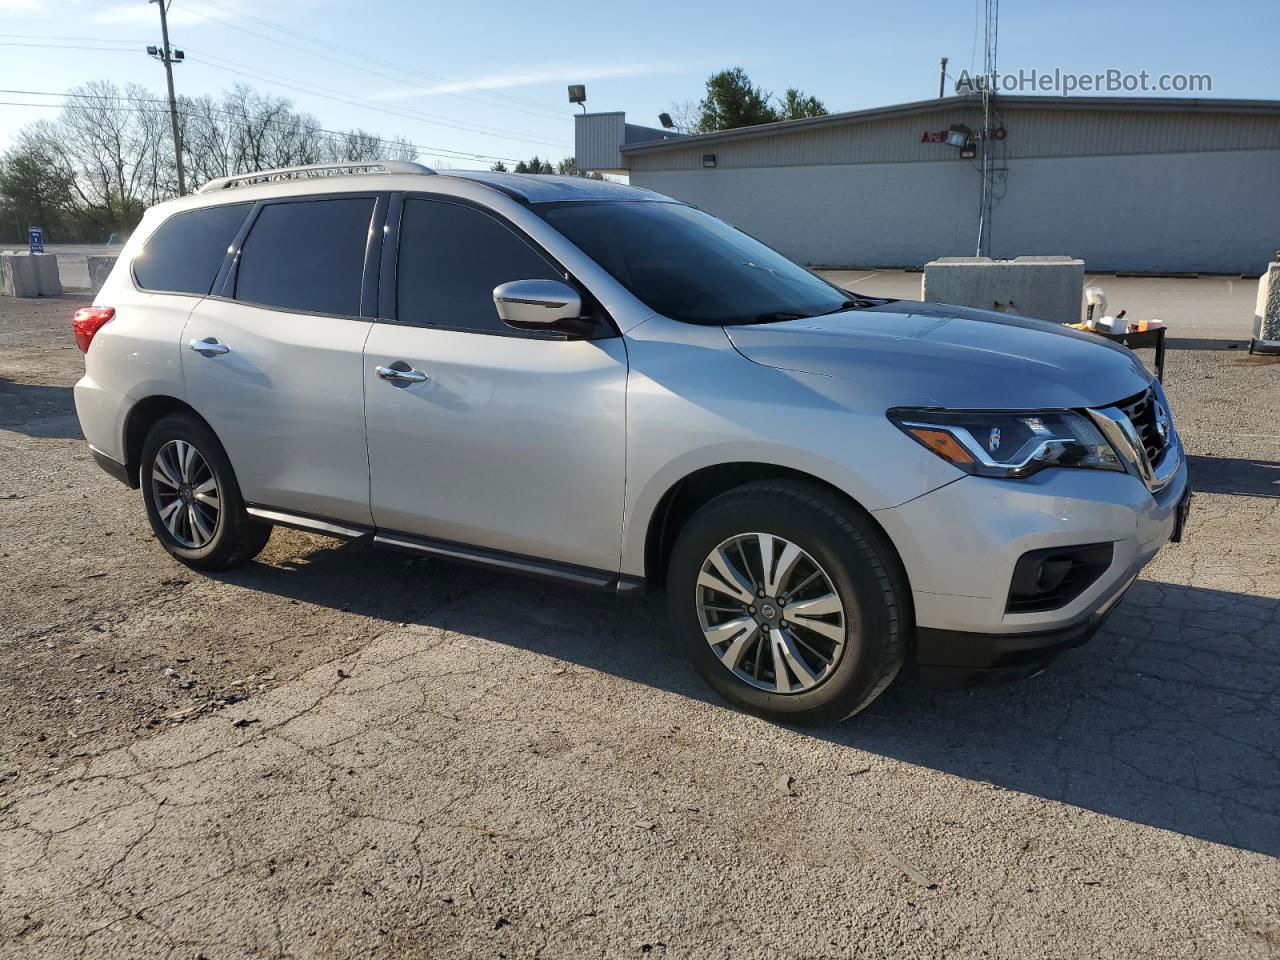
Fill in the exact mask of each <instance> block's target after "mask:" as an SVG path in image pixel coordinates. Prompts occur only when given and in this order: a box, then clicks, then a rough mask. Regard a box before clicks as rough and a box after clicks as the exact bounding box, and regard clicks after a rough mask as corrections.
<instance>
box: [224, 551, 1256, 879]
mask: <svg viewBox="0 0 1280 960" xmlns="http://www.w3.org/2000/svg"><path fill="white" fill-rule="evenodd" d="M218 577H219V579H222V580H225V581H226V582H228V583H234V584H238V585H239V586H241V587H244V588H248V589H253V590H261V591H265V592H269V593H273V594H278V595H282V596H285V597H288V598H292V599H296V600H298V601H302V602H306V603H313V604H319V605H322V606H327V607H332V608H335V609H341V610H344V611H349V612H351V613H355V614H359V615H363V616H367V617H370V618H374V619H378V620H383V621H386V622H388V623H390V624H400V623H412V624H422V625H428V626H433V627H439V628H442V629H449V630H457V631H460V632H463V633H466V634H468V635H471V636H479V637H483V638H485V639H488V640H490V641H493V642H495V643H506V644H509V645H513V646H518V647H521V648H523V649H528V650H533V651H535V652H538V653H542V654H545V655H547V656H549V657H554V658H556V659H559V660H564V661H568V662H572V663H575V664H578V665H580V666H583V667H587V668H590V669H593V670H599V671H602V672H605V673H609V674H612V675H615V676H618V677H621V678H624V679H626V680H630V681H633V682H635V683H638V684H643V685H645V686H650V687H655V688H660V689H663V690H667V691H672V692H674V693H677V694H680V695H683V696H687V697H691V698H694V699H698V700H702V701H705V702H708V703H712V704H716V705H720V706H723V703H722V701H720V700H719V698H718V697H717V696H715V695H714V694H713V693H711V692H710V691H709V690H708V689H707V688H706V687H705V686H704V685H703V684H702V682H701V681H700V680H699V679H698V678H697V677H696V676H695V675H694V674H693V671H692V670H691V669H690V668H689V667H687V666H686V665H685V663H684V661H683V659H682V657H681V656H680V654H679V652H678V650H677V648H676V646H675V644H674V642H673V640H672V638H671V636H670V631H669V630H668V629H667V626H666V617H665V610H664V602H663V598H662V597H660V596H658V597H646V598H640V599H619V598H616V597H613V596H611V595H605V594H596V593H588V592H583V591H579V590H574V589H572V588H567V587H561V586H559V585H555V584H547V583H542V582H539V581H536V580H529V579H524V578H519V577H510V576H505V575H500V574H495V573H491V572H488V571H483V570H478V569H475V568H470V567H466V566H459V565H453V564H448V563H444V562H442V561H436V560H434V559H426V558H417V559H414V558H407V557H406V556H405V555H402V554H396V553H391V552H387V551H383V550H380V549H377V548H374V547H372V546H370V545H368V544H366V543H363V542H356V543H346V544H335V545H333V546H324V547H320V548H319V549H316V550H314V551H311V552H309V553H306V554H305V555H302V556H301V557H300V558H299V559H297V560H296V561H294V562H293V563H292V565H290V566H285V567H281V566H269V565H266V564H252V565H250V566H248V567H245V568H242V569H240V570H236V571H231V572H228V573H225V574H219V575H218ZM531 628H532V629H531ZM1278 677H1280V600H1274V599H1268V598H1259V597H1253V596H1247V595H1242V594H1236V593H1231V592H1227V591H1220V590H1208V589H1203V588H1197V587H1181V586H1172V585H1166V584H1159V583H1153V582H1146V581H1142V582H1139V583H1137V584H1136V585H1135V586H1134V588H1133V589H1132V590H1131V591H1130V592H1129V594H1128V596H1127V597H1126V598H1125V600H1124V601H1123V602H1122V604H1121V605H1120V607H1119V608H1118V609H1117V611H1116V612H1115V614H1114V615H1113V616H1112V617H1111V618H1110V619H1109V620H1108V622H1107V624H1106V626H1105V627H1104V628H1103V629H1102V630H1101V631H1100V632H1099V633H1098V635H1097V636H1096V637H1095V638H1094V639H1093V640H1092V641H1091V642H1090V643H1089V644H1087V645H1086V646H1085V647H1082V648H1080V649H1078V650H1073V651H1069V652H1068V653H1066V654H1064V655H1063V656H1062V657H1061V658H1060V659H1059V660H1058V661H1057V662H1056V663H1054V664H1053V665H1052V666H1051V667H1050V669H1049V670H1048V671H1047V672H1045V673H1043V674H1041V675H1040V676H1038V677H1034V678H1031V679H1029V680H1025V681H1021V682H1018V683H1013V684H1008V685H1005V686H999V687H990V688H980V689H972V690H946V691H942V690H929V689H926V688H923V687H921V686H920V685H919V684H917V683H916V682H915V681H914V679H913V678H912V677H911V676H910V672H909V670H908V671H904V675H903V676H902V677H900V678H899V679H898V681H896V682H895V683H894V684H893V686H892V687H891V688H890V689H889V690H888V691H887V692H886V693H885V694H884V696H882V697H881V698H880V699H879V700H877V701H876V702H875V703H874V704H872V706H871V707H870V708H868V710H866V711H865V712H864V713H862V714H860V715H858V716H857V717H854V718H851V719H849V720H846V721H844V722H843V723H840V724H836V725H833V726H830V727H825V728H796V732H797V733H798V734H800V735H803V736H809V737H814V738H818V739H821V740H824V741H827V742H829V743H834V744H839V745H842V746H848V747H855V748H857V749H859V750H864V751H868V752H871V753H876V754H880V755H882V756H885V757H893V758H895V759H897V760H901V761H905V762H908V763H913V764H917V765H920V766H924V767H929V768H932V769H935V770H940V771H944V772H946V773H950V774H954V775H955V776H959V777H965V778H967V779H971V780H979V781H985V782H989V783H991V784H993V785H996V786H998V787H1002V788H1005V789H1009V790H1017V791H1020V792H1022V793H1027V794H1032V795H1035V796H1039V797H1044V798H1046V799H1049V800H1054V801H1059V802H1062V803H1067V804H1072V805H1075V806H1078V807H1083V808H1086V809H1089V810H1093V811H1096V812H1099V813H1103V814H1107V815H1109V816H1114V817H1119V818H1122V819H1125V820H1130V821H1134V822H1137V823H1143V824H1147V825H1150V826H1153V827H1159V828H1161V829H1165V830H1172V831H1176V832H1178V833H1182V834H1186V835H1188V836H1194V837H1200V838H1202V839H1205V840H1211V841H1214V842H1216V843H1222V844H1228V845H1232V846H1235V847H1240V848H1243V849H1247V850H1254V851H1258V852H1261V853H1265V854H1269V855H1272V856H1276V855H1280V789H1277V786H1278V785H1280V757H1278V754H1277V738H1276V731H1277V730H1280V697H1278V696H1277V690H1278V689H1280V682H1278V679H1277V678H1278Z"/></svg>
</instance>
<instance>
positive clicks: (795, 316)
mask: <svg viewBox="0 0 1280 960" xmlns="http://www.w3.org/2000/svg"><path fill="white" fill-rule="evenodd" d="M811 316H813V314H811V313H800V312H798V311H796V310H774V311H773V312H772V313H758V314H756V315H755V316H754V317H752V318H751V322H752V323H779V322H781V321H783V320H808V319H809V318H810V317H811Z"/></svg>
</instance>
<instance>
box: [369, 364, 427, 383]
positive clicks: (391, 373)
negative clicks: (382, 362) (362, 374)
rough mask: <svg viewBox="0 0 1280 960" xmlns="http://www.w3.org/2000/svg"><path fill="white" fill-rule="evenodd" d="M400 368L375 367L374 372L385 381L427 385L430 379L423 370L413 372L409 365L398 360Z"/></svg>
mask: <svg viewBox="0 0 1280 960" xmlns="http://www.w3.org/2000/svg"><path fill="white" fill-rule="evenodd" d="M396 363H398V364H400V366H399V367H395V366H391V367H382V366H378V367H374V368H373V372H374V373H376V374H377V375H378V376H379V377H381V378H382V379H383V380H393V381H399V382H401V383H425V382H426V381H427V379H428V377H427V375H426V374H425V373H423V372H422V371H421V370H412V369H410V368H409V365H408V364H407V363H404V362H403V361H400V360H397V361H396Z"/></svg>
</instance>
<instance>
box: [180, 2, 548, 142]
mask: <svg viewBox="0 0 1280 960" xmlns="http://www.w3.org/2000/svg"><path fill="white" fill-rule="evenodd" d="M187 12H188V13H190V14H192V15H194V16H197V17H201V18H203V19H205V20H208V21H209V22H210V23H216V24H218V25H219V26H223V27H227V28H228V29H231V30H238V31H240V32H241V33H245V34H248V35H249V36H251V37H257V38H258V39H259V40H265V41H266V42H267V43H274V44H277V45H279V46H282V47H286V48H288V49H290V50H296V51H298V52H299V53H304V54H306V55H307V56H310V57H316V58H317V59H320V60H324V61H327V62H328V63H336V64H337V65H338V66H341V67H345V68H347V69H348V70H359V71H361V72H362V73H367V74H370V75H372V76H375V77H382V78H383V79H385V80H391V81H393V82H395V83H401V84H403V83H405V79H404V77H403V76H402V75H400V74H403V73H410V74H417V75H419V76H423V77H426V78H428V79H430V80H432V81H433V82H436V83H439V82H442V81H443V82H445V83H457V81H452V80H449V79H447V78H441V77H433V76H431V75H430V74H425V73H423V72H422V71H419V70H415V69H413V68H411V67H404V66H401V65H399V64H392V65H391V66H392V67H393V68H394V69H396V70H397V71H399V73H398V74H393V73H385V72H383V71H381V70H374V69H371V68H370V67H364V66H360V65H359V64H355V63H348V62H345V61H343V60H339V59H337V58H335V57H331V56H328V55H326V54H323V53H319V52H317V51H315V50H309V49H307V48H306V47H300V46H298V45H297V44H295V43H287V42H286V41H284V40H281V39H279V38H277V37H272V36H269V35H267V34H265V33H259V32H258V31H256V30H250V29H249V28H248V27H245V26H242V25H241V24H238V23H231V22H230V21H228V20H223V19H221V18H220V17H215V16H211V15H210V14H207V13H201V12H200V11H199V10H194V9H191V8H189V7H188V8H187ZM235 12H236V13H239V11H235ZM245 16H249V15H245ZM250 18H251V19H257V20H260V19H261V18H257V17H250ZM277 29H287V28H277ZM309 42H312V43H321V44H323V43H324V41H320V40H309ZM330 46H332V45H330ZM348 56H352V55H350V54H348ZM354 56H358V57H359V58H360V59H363V60H368V61H371V62H374V63H381V62H383V61H378V60H375V59H374V58H372V57H369V56H367V55H365V54H354ZM458 85H460V86H465V84H458ZM475 89H476V90H477V92H482V93H487V92H489V91H481V90H480V88H475ZM446 92H447V91H446ZM451 95H453V96H460V97H463V99H471V98H468V97H465V96H464V95H463V94H457V93H454V94H451ZM494 96H498V97H502V96H504V95H502V94H494ZM507 99H510V98H507ZM480 102H485V101H480ZM527 102H528V103H530V104H531V105H534V106H536V107H538V109H540V110H542V111H544V113H542V114H533V115H534V116H538V117H539V119H544V120H545V119H548V113H551V114H552V115H554V116H555V117H556V118H557V119H560V120H567V119H569V118H568V117H566V116H565V115H564V114H563V113H561V112H559V111H555V108H553V107H546V106H542V105H540V104H534V103H533V101H527ZM486 106H501V107H503V109H508V110H516V111H517V112H519V113H529V112H530V111H528V110H523V109H519V108H517V107H511V106H506V105H505V104H493V103H487V102H486Z"/></svg>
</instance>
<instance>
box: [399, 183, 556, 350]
mask: <svg viewBox="0 0 1280 960" xmlns="http://www.w3.org/2000/svg"><path fill="white" fill-rule="evenodd" d="M563 279H564V275H563V274H562V273H560V272H559V271H557V270H556V269H555V268H554V267H552V266H551V264H549V263H548V262H547V261H546V259H544V258H543V257H542V256H541V255H540V254H539V253H537V252H536V251H535V250H534V249H533V247H532V246H530V245H529V243H528V242H526V241H525V240H523V239H521V238H520V237H519V236H518V235H517V234H516V233H515V232H513V231H512V229H511V228H510V227H508V226H506V225H505V224H503V223H500V222H499V221H497V220H495V219H494V218H493V217H491V216H489V215H488V214H485V213H481V212H480V211H479V210H476V209H474V208H472V207H465V206H462V205H460V204H456V203H444V202H441V201H436V200H406V201H405V202H404V211H403V213H402V214H401V218H400V264H399V267H398V268H397V270H396V288H397V289H396V304H397V314H396V315H397V317H398V319H400V320H401V321H403V322H406V323H430V324H435V325H438V326H442V327H464V328H466V329H469V330H494V331H502V332H504V333H510V332H511V328H510V327H508V326H506V325H505V324H504V323H503V322H502V321H501V320H499V319H498V312H497V310H495V309H494V306H493V288H494V287H496V286H498V284H501V283H506V282H508V281H510V280H563Z"/></svg>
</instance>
